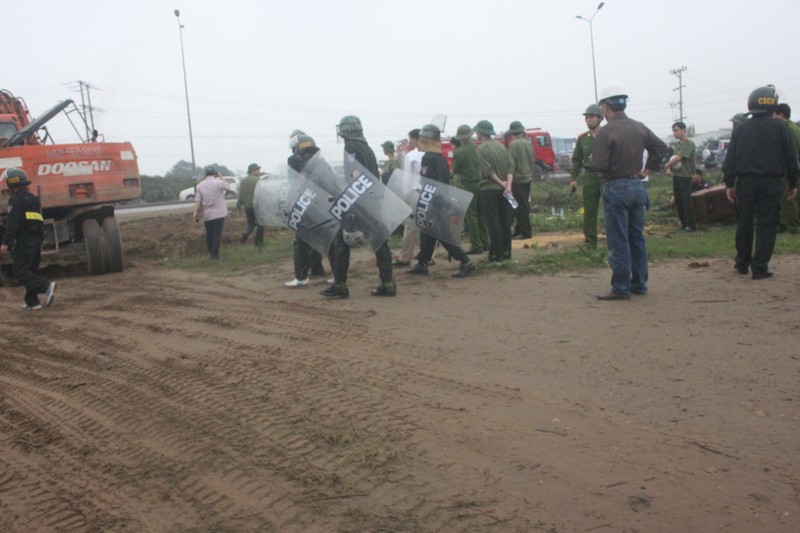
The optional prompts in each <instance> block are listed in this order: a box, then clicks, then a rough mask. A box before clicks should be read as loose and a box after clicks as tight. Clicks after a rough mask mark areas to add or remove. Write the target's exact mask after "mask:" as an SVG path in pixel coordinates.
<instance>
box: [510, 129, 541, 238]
mask: <svg viewBox="0 0 800 533" xmlns="http://www.w3.org/2000/svg"><path fill="white" fill-rule="evenodd" d="M506 133H509V134H511V136H512V137H513V140H512V141H511V142H510V143H509V144H508V153H509V155H510V156H511V161H512V162H513V164H514V167H513V168H514V170H513V173H514V183H513V184H512V186H511V192H512V193H513V194H514V199H515V200H516V201H517V204H518V205H517V209H516V210H515V212H514V214H513V215H512V216H513V217H514V218H515V220H516V226H515V227H514V234H513V236H512V237H511V238H512V239H517V240H519V239H530V238H531V237H533V230H532V229H531V182H532V181H533V165H534V160H535V156H534V155H533V145H532V144H531V140H530V139H528V136H527V135H525V126H523V125H522V122H520V121H519V120H515V121H514V122H512V123H511V124H510V125H509V127H508V131H507V132H506Z"/></svg>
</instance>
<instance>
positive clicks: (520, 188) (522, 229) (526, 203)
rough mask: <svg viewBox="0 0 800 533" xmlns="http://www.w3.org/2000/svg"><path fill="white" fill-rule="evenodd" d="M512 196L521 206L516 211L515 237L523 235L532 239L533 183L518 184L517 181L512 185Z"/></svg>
mask: <svg viewBox="0 0 800 533" xmlns="http://www.w3.org/2000/svg"><path fill="white" fill-rule="evenodd" d="M511 194H513V195H514V199H515V200H516V201H517V203H518V204H519V206H518V207H517V209H516V210H515V211H514V221H515V222H516V225H515V227H514V235H521V236H522V237H524V238H525V239H530V238H531V237H532V236H533V231H532V230H531V182H530V181H529V182H528V183H517V182H516V181H515V182H513V183H512V184H511Z"/></svg>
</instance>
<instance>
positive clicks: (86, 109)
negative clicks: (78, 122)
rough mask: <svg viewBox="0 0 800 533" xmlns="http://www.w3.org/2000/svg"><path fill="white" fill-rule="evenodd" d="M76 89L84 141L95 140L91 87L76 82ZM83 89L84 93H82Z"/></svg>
mask: <svg viewBox="0 0 800 533" xmlns="http://www.w3.org/2000/svg"><path fill="white" fill-rule="evenodd" d="M78 89H79V90H80V92H81V111H82V113H83V116H84V121H83V124H84V126H85V127H86V140H87V141H89V140H91V141H95V140H97V134H96V132H95V129H94V108H93V107H92V94H91V92H90V91H91V89H92V86H91V85H90V84H89V83H87V82H85V81H80V80H78ZM84 89H85V90H86V92H85V93H84Z"/></svg>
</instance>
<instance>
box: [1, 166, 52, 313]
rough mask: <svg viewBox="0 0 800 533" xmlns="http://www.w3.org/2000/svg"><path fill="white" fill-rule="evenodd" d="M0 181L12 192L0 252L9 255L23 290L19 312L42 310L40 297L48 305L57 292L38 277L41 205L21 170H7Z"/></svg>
mask: <svg viewBox="0 0 800 533" xmlns="http://www.w3.org/2000/svg"><path fill="white" fill-rule="evenodd" d="M0 179H2V180H3V181H5V182H6V186H7V187H8V190H9V191H11V197H10V198H9V199H8V214H7V215H6V230H5V233H4V234H3V243H2V245H0V252H2V253H5V252H7V251H9V250H10V251H11V261H12V267H13V269H14V277H15V278H16V280H17V281H18V282H19V284H20V285H23V286H24V287H25V303H24V304H23V305H22V308H23V309H27V310H29V311H36V310H39V309H41V308H42V304H41V303H40V302H39V295H40V294H44V302H45V305H50V304H52V303H53V298H54V295H55V290H56V284H55V282H51V281H48V280H46V279H45V278H43V277H41V276H39V275H38V273H37V272H38V271H39V261H40V260H41V257H42V238H43V235H44V230H43V227H44V217H42V204H41V203H40V202H39V198H37V197H36V196H34V195H33V194H32V193H31V191H30V190H29V189H28V186H29V185H30V184H31V182H30V180H28V175H27V174H26V173H25V171H24V170H21V169H18V168H9V169H6V171H5V172H3V175H2V177H1V178H0Z"/></svg>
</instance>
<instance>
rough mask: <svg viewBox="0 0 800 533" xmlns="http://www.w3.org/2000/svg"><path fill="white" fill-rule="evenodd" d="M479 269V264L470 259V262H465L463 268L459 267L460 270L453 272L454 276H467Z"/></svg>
mask: <svg viewBox="0 0 800 533" xmlns="http://www.w3.org/2000/svg"><path fill="white" fill-rule="evenodd" d="M476 270H478V265H476V264H475V263H473V262H472V261H470V262H469V263H463V264H462V265H461V268H459V269H458V272H456V273H455V274H453V277H454V278H466V277H469V276H471V275H473V274H474V273H475V271H476Z"/></svg>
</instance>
